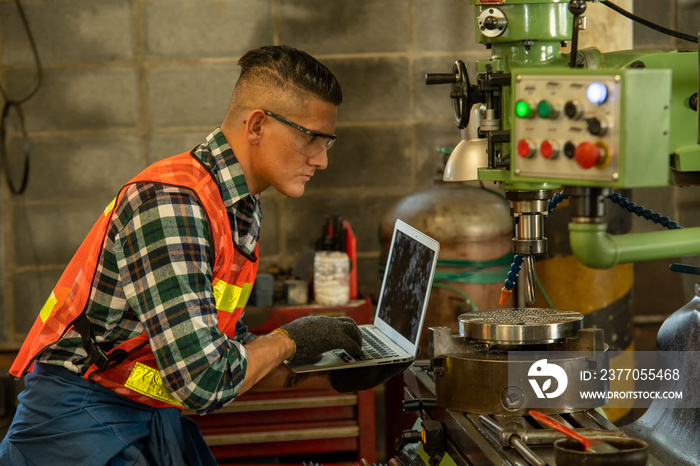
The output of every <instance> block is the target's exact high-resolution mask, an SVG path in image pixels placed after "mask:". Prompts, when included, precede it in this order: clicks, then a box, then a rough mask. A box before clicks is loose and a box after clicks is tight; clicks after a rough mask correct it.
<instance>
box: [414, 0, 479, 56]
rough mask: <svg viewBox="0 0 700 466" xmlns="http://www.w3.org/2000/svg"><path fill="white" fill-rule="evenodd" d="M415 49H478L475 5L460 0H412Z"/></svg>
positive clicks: (441, 50) (437, 50) (423, 50)
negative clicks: (437, 0)
mask: <svg viewBox="0 0 700 466" xmlns="http://www.w3.org/2000/svg"><path fill="white" fill-rule="evenodd" d="M411 3H412V5H413V10H414V14H413V17H414V36H415V46H416V49H417V50H419V51H422V52H428V51H430V52H433V51H434V52H457V51H460V52H462V51H478V50H482V49H483V48H484V46H483V45H480V44H477V42H476V39H475V35H474V25H475V23H474V6H473V5H471V4H470V3H469V2H465V1H463V0H446V1H440V2H435V1H431V0H412V2H411Z"/></svg>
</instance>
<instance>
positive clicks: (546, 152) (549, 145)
mask: <svg viewBox="0 0 700 466" xmlns="http://www.w3.org/2000/svg"><path fill="white" fill-rule="evenodd" d="M540 152H541V153H542V157H544V158H545V159H549V158H555V157H556V156H557V155H559V145H558V144H556V143H554V142H552V141H551V140H549V139H547V140H546V141H544V142H543V143H542V144H540Z"/></svg>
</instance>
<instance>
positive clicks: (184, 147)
mask: <svg viewBox="0 0 700 466" xmlns="http://www.w3.org/2000/svg"><path fill="white" fill-rule="evenodd" d="M211 129H212V130H213V129H214V127H213V126H212V128H211ZM207 134H209V131H177V132H172V131H169V132H158V131H153V132H151V133H150V135H149V137H148V163H149V164H151V163H153V162H156V161H158V160H162V159H164V158H167V157H170V156H173V155H177V154H181V153H183V152H187V151H190V150H192V149H193V148H195V147H196V146H198V145H199V144H202V143H204V141H205V140H206V137H207Z"/></svg>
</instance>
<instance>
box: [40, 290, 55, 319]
mask: <svg viewBox="0 0 700 466" xmlns="http://www.w3.org/2000/svg"><path fill="white" fill-rule="evenodd" d="M57 302H58V299H56V295H55V294H53V291H52V292H51V294H50V295H49V299H47V300H46V302H45V303H44V305H43V306H42V308H41V312H40V313H39V317H41V321H42V322H46V319H48V318H49V315H51V311H53V308H54V306H55V305H56V303H57Z"/></svg>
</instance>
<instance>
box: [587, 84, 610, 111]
mask: <svg viewBox="0 0 700 466" xmlns="http://www.w3.org/2000/svg"><path fill="white" fill-rule="evenodd" d="M586 97H587V98H588V101H589V102H590V103H592V104H595V105H600V104H602V103H603V102H605V100H606V99H607V98H608V87H607V86H606V85H605V84H603V83H601V82H599V81H595V82H592V83H591V84H589V85H588V89H586Z"/></svg>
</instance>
